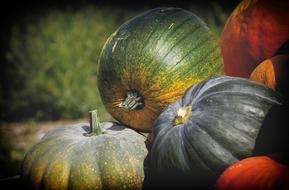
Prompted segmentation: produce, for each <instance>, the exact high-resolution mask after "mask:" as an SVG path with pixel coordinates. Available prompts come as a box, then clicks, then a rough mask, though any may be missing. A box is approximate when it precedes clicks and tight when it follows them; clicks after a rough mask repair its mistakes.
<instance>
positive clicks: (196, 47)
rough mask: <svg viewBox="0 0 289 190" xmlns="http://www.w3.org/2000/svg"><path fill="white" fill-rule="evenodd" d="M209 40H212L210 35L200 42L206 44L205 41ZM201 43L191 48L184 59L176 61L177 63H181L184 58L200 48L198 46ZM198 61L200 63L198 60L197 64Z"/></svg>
mask: <svg viewBox="0 0 289 190" xmlns="http://www.w3.org/2000/svg"><path fill="white" fill-rule="evenodd" d="M209 40H210V37H207V38H205V39H204V40H203V41H201V42H200V43H199V44H201V45H204V44H203V43H205V42H209ZM199 44H196V46H194V47H193V48H192V49H191V50H189V51H188V53H187V54H185V56H183V57H182V59H181V60H179V61H178V62H177V63H176V65H178V64H180V63H181V62H182V61H183V60H184V59H186V58H187V57H188V56H189V55H191V53H192V52H193V51H194V50H196V49H198V48H199V47H200V45H199ZM197 63H198V62H197V61H196V64H197Z"/></svg>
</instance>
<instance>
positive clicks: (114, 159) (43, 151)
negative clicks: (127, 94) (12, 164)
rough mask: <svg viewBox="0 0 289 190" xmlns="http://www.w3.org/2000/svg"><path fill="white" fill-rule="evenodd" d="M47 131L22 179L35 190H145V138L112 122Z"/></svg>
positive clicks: (28, 157)
mask: <svg viewBox="0 0 289 190" xmlns="http://www.w3.org/2000/svg"><path fill="white" fill-rule="evenodd" d="M91 116H92V117H91V118H92V120H91V121H92V122H91V126H92V127H91V128H90V126H89V125H88V124H87V123H80V124H76V125H70V126H65V127H62V128H58V129H54V130H52V131H49V132H48V133H47V134H46V135H45V136H44V137H43V138H42V140H41V141H40V142H39V143H37V144H36V145H34V146H33V147H32V148H31V150H30V151H29V152H28V153H27V154H26V156H25V158H24V161H23V164H22V170H21V171H22V173H21V178H22V181H23V183H24V185H25V187H28V188H32V189H78V190H79V189H85V190H87V189H141V188H142V182H143V179H144V171H143V160H144V158H145V156H146V154H147V150H146V147H145V144H144V141H145V137H144V136H143V135H141V134H139V133H137V132H135V131H134V130H132V129H129V128H126V127H124V126H122V125H120V124H117V123H113V122H103V123H98V122H97V120H96V119H95V118H97V117H96V115H95V112H92V115H91Z"/></svg>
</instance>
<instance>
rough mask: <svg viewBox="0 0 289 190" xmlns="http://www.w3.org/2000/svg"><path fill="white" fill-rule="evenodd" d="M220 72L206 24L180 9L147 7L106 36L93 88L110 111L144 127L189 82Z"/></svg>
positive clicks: (216, 49) (149, 125)
mask: <svg viewBox="0 0 289 190" xmlns="http://www.w3.org/2000/svg"><path fill="white" fill-rule="evenodd" d="M222 73H223V60H222V57H221V56H220V50H219V47H218V44H217V43H216V42H215V40H214V38H213V35H212V33H211V31H210V30H209V28H208V27H207V25H206V24H205V23H204V22H203V21H202V20H201V19H200V18H199V17H197V16H196V15H194V14H193V13H191V12H189V11H186V10H183V9H181V8H170V7H162V8H155V9H152V10H148V11H146V12H144V13H142V14H140V15H138V16H136V17H134V18H132V19H131V20H129V21H127V22H126V23H124V24H123V25H121V26H120V27H119V28H118V29H117V30H116V31H115V32H114V33H113V34H112V35H111V36H110V38H109V39H108V40H107V42H106V44H105V45H104V47H103V50H102V53H101V56H100V60H99V65H98V88H99V92H100V95H101V98H102V101H103V103H104V105H105V107H106V108H107V110H108V111H109V112H110V113H111V115H112V116H113V117H114V118H115V119H117V120H118V121H120V122H121V123H123V124H125V125H127V126H129V127H131V128H134V129H137V130H139V131H144V132H150V131H151V130H152V126H153V122H154V120H155V119H156V117H157V116H158V115H159V113H160V112H161V110H162V109H163V108H164V107H165V106H167V105H168V104H169V103H172V102H174V101H176V100H177V99H178V98H179V97H181V95H182V94H183V93H184V92H185V90H186V89H187V88H188V87H189V86H191V85H192V84H194V83H197V82H200V81H201V80H204V79H206V78H208V77H210V76H212V75H218V74H222Z"/></svg>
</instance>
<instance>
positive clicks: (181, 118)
mask: <svg viewBox="0 0 289 190" xmlns="http://www.w3.org/2000/svg"><path fill="white" fill-rule="evenodd" d="M191 113H192V106H191V105H189V106H185V107H181V108H180V109H178V111H177V115H176V118H175V125H174V126H176V125H180V124H183V123H185V122H186V121H187V120H188V119H189V117H190V115H191Z"/></svg>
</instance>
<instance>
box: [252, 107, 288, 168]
mask: <svg viewBox="0 0 289 190" xmlns="http://www.w3.org/2000/svg"><path fill="white" fill-rule="evenodd" d="M288 113H289V106H288V103H286V104H284V105H279V106H272V107H271V108H270V110H269V112H268V113H267V115H266V117H265V119H264V121H263V124H262V127H261V129H260V132H259V134H258V137H257V139H256V144H255V149H254V156H259V155H271V157H272V158H273V159H275V160H277V161H279V162H281V163H284V164H289V138H288V136H289V127H288V123H287V119H288V116H289V115H288Z"/></svg>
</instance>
